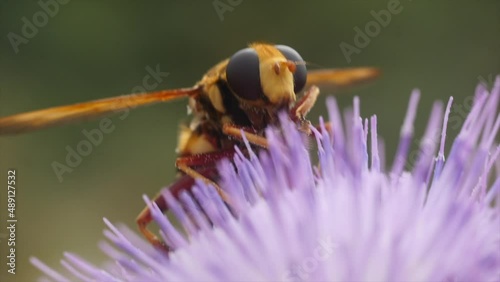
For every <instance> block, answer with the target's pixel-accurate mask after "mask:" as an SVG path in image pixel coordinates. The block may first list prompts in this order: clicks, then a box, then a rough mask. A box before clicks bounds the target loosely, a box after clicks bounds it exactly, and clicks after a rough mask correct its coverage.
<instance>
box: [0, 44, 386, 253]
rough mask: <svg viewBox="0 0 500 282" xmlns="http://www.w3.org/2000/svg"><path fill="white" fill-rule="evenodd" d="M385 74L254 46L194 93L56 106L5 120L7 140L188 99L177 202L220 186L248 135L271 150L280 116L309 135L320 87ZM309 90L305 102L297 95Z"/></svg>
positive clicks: (215, 70)
mask: <svg viewBox="0 0 500 282" xmlns="http://www.w3.org/2000/svg"><path fill="white" fill-rule="evenodd" d="M378 74H379V72H378V70H377V69H374V68H366V67H361V68H348V69H326V70H316V71H309V72H308V71H307V69H306V63H305V61H304V60H303V59H302V57H301V56H300V55H299V53H298V52H297V51H295V50H294V49H292V48H291V47H288V46H285V45H271V44H266V43H253V44H250V45H249V46H248V47H247V48H245V49H242V50H240V51H238V52H236V53H235V54H234V55H233V56H231V57H230V58H229V59H226V60H224V61H222V62H220V63H218V64H217V65H215V66H214V67H212V68H211V69H210V70H208V72H207V73H206V74H205V75H204V76H203V77H202V79H201V80H200V81H199V82H198V83H196V84H195V85H194V86H193V87H190V88H181V89H174V90H162V91H156V92H151V93H145V94H131V95H124V96H119V97H113V98H108V99H102V100H96V101H91V102H86V103H79V104H74V105H68V106H60V107H54V108H49V109H44V110H38V111H33V112H28V113H22V114H17V115H13V116H8V117H4V118H0V134H2V135H5V134H15V133H22V132H28V131H33V130H37V129H41V128H45V127H49V126H55V125H62V124H66V123H72V122H76V121H82V120H87V119H90V118H94V117H98V116H103V115H107V114H112V113H113V112H117V111H121V110H127V109H130V108H135V107H138V106H144V105H149V104H154V103H159V102H167V101H171V100H173V99H177V98H182V97H187V98H188V99H189V103H188V107H189V109H190V111H191V113H192V120H191V123H190V124H189V126H185V127H182V129H181V132H180V134H179V140H178V141H179V142H178V147H177V152H178V158H177V161H176V164H175V165H176V168H177V169H178V170H179V171H180V172H182V176H181V177H180V178H179V179H178V180H177V181H176V182H174V183H173V184H172V185H171V186H170V191H171V192H172V194H173V196H174V197H178V196H179V194H180V193H181V192H182V191H184V190H189V189H190V188H191V186H192V185H193V184H194V179H201V180H203V181H205V182H207V183H209V184H211V185H213V186H214V187H216V189H217V191H218V193H219V194H220V195H221V197H222V198H223V199H224V201H226V203H229V199H228V197H227V195H226V194H225V193H224V191H223V190H222V189H220V188H219V187H218V185H217V184H216V183H215V182H214V181H215V180H214V179H216V177H217V172H216V170H215V164H216V162H217V161H219V160H221V159H222V158H226V157H231V156H233V155H234V153H235V149H234V147H235V146H239V147H241V148H242V150H244V148H243V146H242V140H243V135H245V138H246V139H247V140H248V141H249V143H250V144H252V145H253V146H257V147H262V148H266V147H267V140H266V139H265V137H264V129H265V128H266V127H267V126H268V125H273V124H276V123H277V122H278V121H277V120H278V113H279V112H281V111H288V112H289V116H290V119H291V120H293V121H294V122H295V123H296V124H297V125H298V127H299V129H301V130H303V131H306V132H307V130H308V129H309V125H310V123H309V121H308V120H307V119H306V115H307V113H308V112H309V111H310V109H311V108H312V107H313V106H314V104H315V101H316V98H317V97H318V95H319V89H318V87H316V86H314V85H315V84H322V83H327V84H330V85H333V86H335V87H338V88H341V87H346V86H351V85H355V84H358V83H360V82H364V81H368V80H371V79H373V78H375V77H377V76H378ZM306 87H308V89H307V90H306V91H305V92H304V94H303V95H302V96H301V97H300V98H299V99H298V98H297V93H300V92H301V91H302V90H303V89H305V88H306ZM154 202H155V203H156V204H157V205H158V207H159V208H160V210H162V211H163V212H165V211H167V210H168V208H167V204H166V202H165V200H164V198H163V197H162V196H161V194H160V195H158V196H156V197H155V199H154ZM151 221H152V218H151V213H150V210H149V208H148V207H146V208H145V209H144V210H143V211H142V212H141V213H140V214H139V216H138V218H137V224H138V226H139V229H140V231H141V232H142V233H143V235H144V236H145V237H146V238H147V240H148V241H149V242H151V243H152V244H153V245H154V246H157V247H160V248H163V249H166V250H167V251H168V246H166V245H165V244H164V243H163V242H161V241H160V240H159V239H158V238H157V237H156V236H155V235H154V234H153V233H152V232H151V231H150V230H149V229H148V228H147V225H148V224H149V223H150V222H151Z"/></svg>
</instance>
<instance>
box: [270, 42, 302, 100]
mask: <svg viewBox="0 0 500 282" xmlns="http://www.w3.org/2000/svg"><path fill="white" fill-rule="evenodd" d="M274 47H276V49H278V50H279V51H280V52H281V54H283V56H285V58H286V59H287V60H289V61H293V62H295V63H297V69H296V70H295V73H294V74H293V80H294V91H295V93H298V92H300V91H301V90H302V89H304V86H305V85H306V81H307V68H306V65H305V63H304V60H303V59H302V57H301V56H300V55H299V53H298V52H297V51H295V50H294V49H293V48H292V47H289V46H286V45H276V46H274Z"/></svg>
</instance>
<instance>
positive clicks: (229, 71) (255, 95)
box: [226, 48, 264, 100]
mask: <svg viewBox="0 0 500 282" xmlns="http://www.w3.org/2000/svg"><path fill="white" fill-rule="evenodd" d="M226 78H227V83H228V84H229V87H230V88H231V89H232V90H233V91H234V93H235V94H236V95H238V96H239V97H240V98H243V99H246V100H257V99H259V98H261V97H263V96H264V93H263V91H262V86H261V85H260V70H259V56H258V55H257V52H256V51H255V50H254V49H252V48H246V49H243V50H240V51H238V52H236V53H235V54H234V55H233V56H232V57H231V58H230V59H229V63H228V64H227V68H226Z"/></svg>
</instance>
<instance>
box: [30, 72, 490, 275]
mask: <svg viewBox="0 0 500 282" xmlns="http://www.w3.org/2000/svg"><path fill="white" fill-rule="evenodd" d="M418 99H419V92H418V91H417V90H415V91H414V92H413V93H412V96H411V99H410V103H409V106H408V112H407V115H406V118H405V120H404V123H403V126H402V129H401V140H400V144H399V147H398V149H397V153H396V156H395V160H394V163H393V164H392V166H391V167H390V168H388V169H387V170H386V169H385V168H384V163H383V161H382V160H384V159H385V157H384V155H383V150H382V149H383V146H381V142H380V140H379V137H378V136H377V118H376V116H372V117H371V118H370V119H369V120H368V119H364V120H363V119H362V118H361V117H360V106H359V99H357V98H355V100H354V107H353V110H352V112H350V114H347V115H345V118H344V119H342V118H341V113H340V111H339V109H338V108H337V104H336V102H335V100H334V98H329V99H328V101H327V106H328V113H329V120H330V122H331V127H330V128H331V131H329V130H327V128H328V127H327V126H326V125H325V123H324V122H323V121H322V120H321V121H320V127H319V129H316V128H314V127H311V130H312V132H313V136H314V138H315V140H316V142H317V144H318V150H317V151H318V152H317V153H318V156H319V165H318V166H312V165H311V160H310V156H309V152H308V149H307V146H306V145H305V144H304V143H305V142H304V138H303V136H302V135H301V134H300V133H299V132H298V131H297V130H296V127H295V125H294V124H292V123H291V122H290V121H289V120H288V119H287V118H286V116H281V127H280V128H279V129H277V128H269V129H267V132H266V136H267V139H268V141H269V144H270V147H269V150H266V151H260V152H258V156H257V155H256V154H255V153H254V152H253V151H252V150H251V148H250V146H248V144H247V146H248V147H247V148H248V157H247V155H246V154H244V153H242V152H241V151H239V150H237V154H236V155H235V157H234V160H233V161H232V162H229V161H225V162H222V163H221V164H220V165H219V171H220V174H221V177H222V180H221V187H222V188H223V189H224V190H225V191H226V193H227V194H228V195H229V198H230V199H231V203H230V205H227V204H226V203H224V202H223V201H222V200H221V198H220V197H219V196H218V194H217V192H216V191H215V189H213V188H212V187H207V186H206V185H205V184H204V183H202V182H198V183H197V185H196V186H195V187H194V188H193V190H192V192H191V193H184V194H182V195H181V196H180V198H179V199H174V197H173V196H172V195H171V194H170V193H169V192H168V189H164V190H163V192H162V193H163V196H164V197H165V199H166V201H167V203H168V205H169V207H170V208H171V211H172V212H173V214H174V215H175V217H176V218H177V219H178V221H179V222H180V224H181V228H180V229H176V228H174V226H173V225H172V223H171V222H170V221H169V220H168V219H167V218H166V217H165V216H164V215H163V214H162V213H161V211H160V210H159V209H158V207H157V206H155V205H154V204H152V203H151V202H150V201H149V200H148V199H147V198H145V199H146V202H147V203H148V205H149V206H150V208H151V209H152V211H153V218H154V220H155V221H156V222H157V224H158V225H159V227H160V230H161V235H162V237H163V240H165V242H167V243H168V245H169V246H172V247H173V252H171V253H170V254H169V255H168V256H167V255H165V254H164V253H162V252H160V251H157V250H155V249H154V248H153V247H151V246H150V245H149V244H147V243H145V242H144V241H143V240H142V239H140V237H139V236H138V235H136V234H135V233H134V232H132V231H130V230H129V229H128V228H126V227H123V226H118V227H117V226H114V225H113V224H111V223H110V222H109V221H107V220H105V222H106V225H107V226H108V229H107V230H106V231H105V233H104V234H105V236H106V237H107V239H108V240H109V242H111V243H108V242H105V243H102V244H101V248H102V250H103V251H104V252H105V253H106V254H108V255H109V256H110V258H111V262H110V263H108V264H106V265H104V266H101V267H97V266H94V265H92V264H91V263H89V262H87V261H85V260H84V259H82V258H80V257H78V256H77V255H75V254H70V253H67V254H65V257H64V259H63V260H62V264H63V266H64V267H65V268H66V269H67V270H68V272H69V274H68V275H64V276H63V274H60V273H57V272H55V271H53V270H52V269H51V268H49V267H48V266H46V265H45V264H43V263H42V262H41V261H39V260H38V259H36V258H33V259H32V262H33V264H34V265H35V266H37V267H38V268H40V269H41V270H42V271H43V272H44V273H45V274H46V275H47V276H48V277H50V278H51V279H53V280H57V281H68V280H73V279H75V278H77V279H80V280H83V281H93V280H99V281H500V205H499V203H500V177H499V174H500V172H499V170H500V163H499V161H498V155H499V154H500V147H498V145H497V144H495V142H496V141H497V140H496V137H497V133H498V130H499V126H500V115H499V111H498V108H497V107H498V104H499V99H500V77H498V78H497V80H496V83H495V85H494V87H493V89H492V91H491V93H489V92H488V91H487V90H486V89H485V88H484V87H483V86H478V88H477V90H476V93H475V97H474V106H473V108H472V110H471V112H470V114H469V115H468V116H467V118H466V120H465V121H464V125H463V127H462V129H461V131H460V133H459V134H458V136H457V138H456V139H455V140H454V141H453V143H452V145H451V149H450V153H449V154H448V155H447V157H446V158H445V151H446V148H445V141H446V125H447V121H448V117H449V114H450V108H451V103H452V99H450V101H449V103H448V104H447V105H446V107H444V106H443V105H442V104H441V103H439V102H437V103H435V104H434V107H433V109H432V112H431V116H430V118H429V122H428V125H427V128H426V131H425V134H424V136H423V138H422V139H421V141H420V144H419V146H418V149H416V150H415V151H410V149H411V147H412V146H411V143H412V140H413V121H414V119H415V117H416V113H417V104H418ZM495 170H496V171H495Z"/></svg>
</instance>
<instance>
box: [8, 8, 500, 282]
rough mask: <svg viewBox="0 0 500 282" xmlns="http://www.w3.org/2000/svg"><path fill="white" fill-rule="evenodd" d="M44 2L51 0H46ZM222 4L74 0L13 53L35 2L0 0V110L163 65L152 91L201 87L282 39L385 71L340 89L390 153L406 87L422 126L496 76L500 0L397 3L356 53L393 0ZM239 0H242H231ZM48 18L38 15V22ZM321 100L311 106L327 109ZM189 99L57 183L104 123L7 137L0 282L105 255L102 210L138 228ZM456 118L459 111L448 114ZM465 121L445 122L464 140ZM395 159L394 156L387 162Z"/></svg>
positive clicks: (144, 120) (137, 79)
mask: <svg viewBox="0 0 500 282" xmlns="http://www.w3.org/2000/svg"><path fill="white" fill-rule="evenodd" d="M42 2H47V0H44V1H42ZM214 2H215V3H219V4H220V3H228V2H227V1H226V0H220V1H201V0H199V1H195V0H190V1H187V0H186V1H181V0H176V1H174V0H170V1H129V2H126V3H125V2H124V1H120V2H118V1H115V2H106V3H102V1H76V0H73V1H71V0H70V1H69V3H67V4H64V5H62V4H61V5H59V10H58V11H57V13H55V15H54V16H49V17H48V22H47V23H46V25H44V26H42V27H39V28H38V31H37V32H36V34H35V35H34V36H33V37H32V38H29V39H28V42H27V43H22V44H20V45H19V46H18V48H19V50H18V53H16V52H15V51H14V48H13V45H12V43H11V42H10V40H9V37H8V35H9V34H10V33H15V34H17V35H22V28H23V25H24V22H23V20H22V18H23V17H26V18H27V19H28V20H29V21H30V22H32V23H33V15H35V14H36V13H37V12H39V11H43V10H42V8H41V6H40V4H39V3H38V2H37V1H4V0H2V2H1V4H0V21H1V22H0V34H1V35H2V39H3V40H2V42H1V45H0V54H1V56H0V116H6V115H10V114H15V113H19V112H23V111H28V110H35V109H40V108H45V107H50V106H57V105H64V104H70V103H75V102H81V101H87V100H92V99H98V98H104V97H109V96H116V95H118V94H125V93H129V92H131V90H132V89H133V88H134V87H136V86H141V85H142V79H143V77H144V76H145V75H147V74H148V73H147V71H146V69H145V68H146V67H147V66H150V67H152V68H155V66H156V65H158V64H159V65H160V70H161V71H163V72H168V73H169V76H168V77H166V78H165V79H164V80H163V81H162V82H161V83H160V85H159V86H158V87H157V89H163V88H178V87H185V86H190V85H192V84H193V83H195V82H196V81H197V80H198V79H200V78H201V76H202V75H203V74H204V72H205V71H206V70H207V69H208V68H209V67H211V66H212V65H214V64H215V63H217V62H218V61H220V60H222V59H224V58H225V57H228V56H230V55H232V54H233V53H234V52H236V51H237V50H239V49H241V48H243V47H245V45H246V44H247V43H249V42H252V41H256V40H262V41H269V42H275V43H280V44H287V45H290V46H293V47H294V48H295V49H296V50H298V51H299V52H300V53H301V55H302V57H303V58H304V59H305V60H307V61H309V62H313V63H315V64H317V65H320V66H324V67H350V66H362V65H368V66H377V67H380V68H381V69H382V70H383V72H384V74H383V77H382V78H380V79H379V80H378V81H377V82H376V83H373V84H370V85H366V86H364V87H360V88H356V89H352V90H351V91H349V92H346V93H342V95H339V96H338V99H339V103H340V105H341V106H342V107H347V106H349V105H350V103H351V101H352V97H353V95H359V96H360V97H361V106H362V114H363V115H364V116H369V115H372V114H375V113H376V114H378V118H379V133H380V134H381V135H382V136H383V137H384V138H385V141H386V146H387V152H388V155H389V156H391V155H392V154H393V153H394V150H395V147H396V146H397V138H398V134H399V129H400V125H401V123H402V120H403V117H404V113H405V111H406V106H407V101H408V98H409V94H410V91H411V90H412V88H414V87H419V88H420V89H421V90H422V99H421V103H420V110H419V112H418V117H417V125H416V131H417V135H419V134H422V132H423V129H424V126H425V123H426V122H427V115H428V113H429V110H430V107H431V105H432V102H433V101H434V100H436V99H441V100H447V99H448V97H449V96H451V95H453V96H455V102H456V103H457V104H458V105H463V104H464V103H465V101H466V99H467V97H470V95H472V94H473V91H474V88H475V85H476V84H477V83H478V82H479V81H480V80H484V81H485V82H486V83H489V84H490V85H491V83H492V79H493V75H494V74H497V73H500V52H499V50H500V2H499V1H497V0H490V1H488V0H482V1H409V0H401V2H400V6H401V7H402V11H401V12H400V13H398V14H393V15H392V17H391V22H390V23H389V24H388V25H387V26H386V27H382V28H381V29H380V31H379V32H378V34H377V35H376V36H374V37H373V38H370V42H369V44H368V45H367V46H366V47H364V48H360V53H359V54H352V56H351V62H350V63H348V61H347V60H346V58H345V57H344V55H343V53H342V51H341V49H340V48H339V45H340V43H341V42H346V43H348V44H351V45H353V46H354V45H355V43H354V36H355V34H356V32H355V31H354V28H355V27H359V28H361V29H364V28H365V25H366V24H367V23H368V22H370V21H373V20H374V18H373V16H372V14H371V13H370V12H371V11H375V12H378V11H380V10H382V9H384V10H387V5H388V3H389V1H378V0H377V1H368V0H367V1H349V0H345V1H340V0H337V1H326V0H325V1H284V0H283V1H278V0H273V1H264V0H262V1H253V0H252V1H250V0H243V1H240V3H239V4H238V5H236V6H235V7H232V10H228V11H226V12H224V13H223V14H222V17H223V20H221V17H219V15H218V14H217V12H216V10H215V8H214ZM232 2H233V3H238V1H232ZM42 20H43V18H40V19H38V21H42ZM322 93H323V94H324V96H322V97H323V98H321V99H320V101H321V102H320V103H319V105H318V106H317V107H316V108H315V109H314V112H313V113H312V114H311V119H312V120H317V117H318V116H319V115H321V114H325V106H324V104H323V101H324V97H326V96H327V94H331V91H328V89H323V92H322ZM185 105H186V103H185V101H178V102H173V103H170V104H161V105H155V106H151V107H147V108H141V109H137V110H134V111H132V112H131V113H130V114H129V116H128V117H127V118H126V119H124V120H120V119H119V118H117V117H113V118H111V119H112V121H113V125H115V130H114V131H113V132H112V133H109V134H106V135H104V139H103V142H102V143H101V144H100V145H99V146H96V147H94V148H93V150H92V153H91V154H90V155H89V156H86V157H83V161H82V163H81V164H80V165H79V166H78V167H76V168H75V169H74V171H72V172H71V173H66V174H64V175H63V181H62V182H59V180H58V178H57V177H56V175H55V173H54V171H53V169H52V167H51V164H52V163H53V162H54V161H57V162H60V163H64V162H65V158H66V154H67V151H66V149H65V148H66V146H70V147H72V148H75V147H76V145H77V144H78V143H79V142H80V141H81V140H84V139H85V137H84V135H83V134H82V131H83V130H84V129H85V130H92V129H94V128H97V127H98V125H99V121H94V122H88V123H82V124H78V125H75V126H65V127H59V128H52V129H48V130H43V131H38V132H34V133H30V134H24V135H19V136H8V137H2V138H0V154H1V155H0V183H2V184H1V185H0V187H1V189H0V200H1V202H0V207H1V211H0V215H1V218H0V226H1V229H0V232H1V234H4V235H5V234H6V229H5V224H6V223H5V222H6V218H5V216H6V209H7V208H6V195H7V192H6V190H7V189H6V174H7V169H8V168H15V169H17V172H18V175H17V195H16V196H17V197H16V199H17V206H16V208H17V209H16V215H17V218H18V223H17V230H16V233H17V237H16V239H17V253H16V255H17V267H16V272H17V274H16V275H15V276H13V275H9V274H7V272H6V242H5V239H6V238H5V237H2V238H0V240H1V242H0V250H2V252H1V257H0V262H1V263H0V277H1V278H0V280H2V281H30V280H34V279H35V278H36V277H38V276H39V275H40V273H39V272H38V271H37V270H36V269H35V268H34V267H32V266H31V265H30V263H29V262H28V258H29V256H31V255H35V256H37V257H39V258H41V259H42V260H43V261H45V262H46V263H47V264H49V265H50V266H53V267H54V268H56V269H60V267H59V260H60V259H61V258H62V253H63V252H64V251H71V252H75V253H78V254H80V255H81V256H83V257H85V258H87V259H89V260H90V261H93V262H95V263H96V264H99V263H101V262H102V261H103V259H104V256H103V255H102V254H101V252H100V250H99V249H98V247H97V242H98V241H99V240H101V239H102V238H103V236H102V233H101V231H102V229H103V227H104V224H103V222H102V217H107V218H109V219H110V220H111V221H112V222H124V223H126V224H128V225H130V226H131V227H133V228H135V218H136V216H137V214H138V213H139V211H140V210H141V209H142V208H143V206H144V203H143V201H142V199H141V195H142V194H147V195H149V196H153V195H154V194H156V192H157V191H159V189H160V188H161V187H163V186H165V185H168V184H169V183H171V182H172V181H173V179H174V175H175V170H174V159H175V152H174V149H175V146H176V140H177V131H178V124H179V122H181V121H185V120H186V106H185ZM452 114H455V115H457V114H459V113H456V112H452ZM457 132H458V129H456V127H455V128H450V130H449V134H450V135H452V136H453V135H456V133H457ZM389 159H392V158H389Z"/></svg>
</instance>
